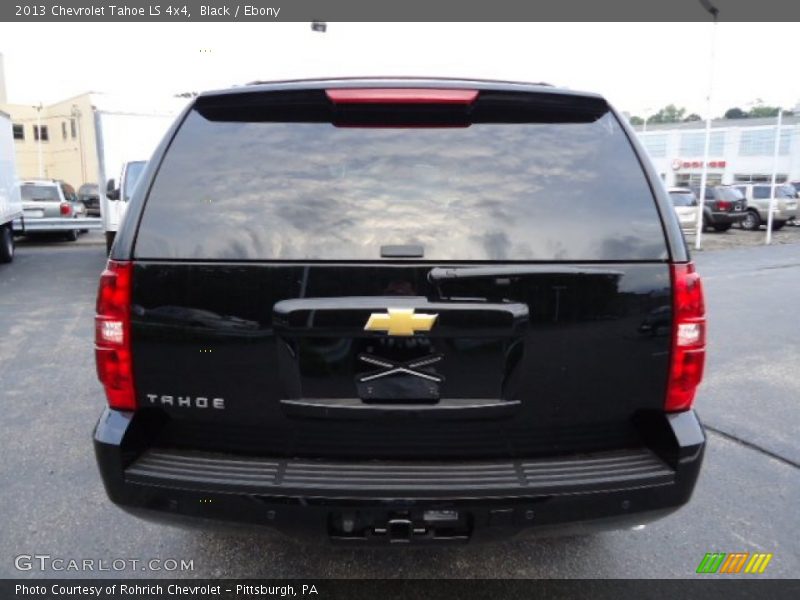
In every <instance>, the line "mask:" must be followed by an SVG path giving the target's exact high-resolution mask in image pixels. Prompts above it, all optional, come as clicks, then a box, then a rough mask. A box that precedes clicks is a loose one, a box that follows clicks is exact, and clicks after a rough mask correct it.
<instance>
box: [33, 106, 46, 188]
mask: <svg viewBox="0 0 800 600" xmlns="http://www.w3.org/2000/svg"><path fill="white" fill-rule="evenodd" d="M34 108H35V109H36V153H37V155H38V158H39V179H44V166H43V165H42V103H41V102H39V105H38V106H34Z"/></svg>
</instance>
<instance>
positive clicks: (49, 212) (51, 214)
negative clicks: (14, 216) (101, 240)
mask: <svg viewBox="0 0 800 600" xmlns="http://www.w3.org/2000/svg"><path fill="white" fill-rule="evenodd" d="M65 190H67V193H68V194H69V188H66V187H65V186H63V185H62V184H61V183H60V182H58V181H53V180H50V179H36V180H28V181H23V182H22V183H21V185H20V196H21V198H22V213H23V219H24V223H25V226H26V228H27V227H28V225H32V227H30V228H29V230H32V231H46V229H45V230H43V229H38V228H37V227H36V221H37V219H53V218H56V219H57V218H61V219H63V218H76V217H77V216H78V213H77V212H76V210H77V206H76V205H78V204H80V202H78V201H77V197H74V198H73V197H70V198H68V197H67V196H66V195H65V193H64V191H65ZM73 193H74V192H73ZM63 233H64V235H65V237H66V238H67V240H69V241H71V242H74V241H75V240H77V239H78V229H67V230H65V231H63Z"/></svg>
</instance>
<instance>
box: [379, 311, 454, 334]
mask: <svg viewBox="0 0 800 600" xmlns="http://www.w3.org/2000/svg"><path fill="white" fill-rule="evenodd" d="M438 316H439V315H427V314H424V313H420V314H414V309H413V308H390V309H388V311H387V312H385V313H372V314H371V315H370V316H369V320H368V321H367V324H366V325H365V326H364V331H385V332H386V333H387V334H388V335H397V336H409V335H414V334H415V333H416V332H418V331H430V330H431V328H432V327H433V324H434V323H435V322H436V318H437V317H438Z"/></svg>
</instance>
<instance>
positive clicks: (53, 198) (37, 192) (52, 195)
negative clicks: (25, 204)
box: [20, 184, 61, 202]
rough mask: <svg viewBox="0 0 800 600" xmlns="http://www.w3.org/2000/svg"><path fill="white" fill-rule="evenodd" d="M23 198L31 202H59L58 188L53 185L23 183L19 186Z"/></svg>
mask: <svg viewBox="0 0 800 600" xmlns="http://www.w3.org/2000/svg"><path fill="white" fill-rule="evenodd" d="M20 195H21V196H22V199H23V200H27V201H33V202H59V201H60V200H61V197H60V196H59V195H58V188H57V187H56V186H54V185H25V184H23V185H22V186H21V187H20Z"/></svg>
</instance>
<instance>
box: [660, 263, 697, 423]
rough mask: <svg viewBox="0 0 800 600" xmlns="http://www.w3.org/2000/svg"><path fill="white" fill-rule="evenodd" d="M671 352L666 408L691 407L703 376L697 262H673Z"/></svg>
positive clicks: (679, 408)
mask: <svg viewBox="0 0 800 600" xmlns="http://www.w3.org/2000/svg"><path fill="white" fill-rule="evenodd" d="M671 270H672V290H673V292H672V293H673V307H672V308H673V310H672V354H671V360H670V369H669V381H668V383H667V399H666V402H665V406H664V408H665V410H667V411H668V412H676V411H681V410H688V409H689V408H691V407H692V402H694V395H695V391H696V390H697V386H698V385H700V381H701V380H702V378H703V366H704V364H705V359H706V317H705V304H704V302H703V285H702V283H701V282H700V276H699V275H698V274H697V273H696V272H695V269H694V265H693V264H692V263H688V264H677V265H672V267H671Z"/></svg>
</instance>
